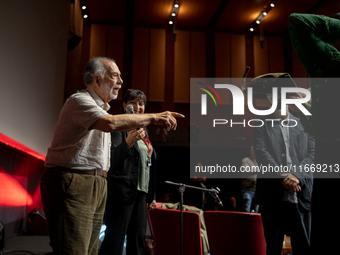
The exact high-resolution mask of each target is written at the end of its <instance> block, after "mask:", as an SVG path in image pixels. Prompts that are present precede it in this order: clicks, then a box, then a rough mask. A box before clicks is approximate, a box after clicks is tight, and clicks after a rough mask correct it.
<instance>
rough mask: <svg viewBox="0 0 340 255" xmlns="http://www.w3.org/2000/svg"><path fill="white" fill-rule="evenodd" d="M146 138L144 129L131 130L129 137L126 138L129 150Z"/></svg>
mask: <svg viewBox="0 0 340 255" xmlns="http://www.w3.org/2000/svg"><path fill="white" fill-rule="evenodd" d="M144 137H145V131H144V129H143V128H139V129H134V130H131V131H130V132H129V133H128V136H127V137H126V140H125V141H126V144H127V146H128V148H131V147H132V145H133V144H134V143H135V142H137V141H138V140H140V139H142V138H144Z"/></svg>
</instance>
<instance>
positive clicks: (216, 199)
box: [200, 183, 223, 206]
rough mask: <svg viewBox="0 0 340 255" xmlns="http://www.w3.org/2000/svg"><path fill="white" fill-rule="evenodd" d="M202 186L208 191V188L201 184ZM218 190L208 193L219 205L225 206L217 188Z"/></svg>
mask: <svg viewBox="0 0 340 255" xmlns="http://www.w3.org/2000/svg"><path fill="white" fill-rule="evenodd" d="M200 184H201V186H202V188H205V189H207V187H206V186H205V185H204V184H203V183H200ZM216 189H217V190H216ZM216 189H214V188H212V189H211V190H213V191H208V193H209V194H210V195H211V196H212V197H213V198H214V199H215V202H216V203H217V204H218V205H220V206H223V204H222V201H221V199H220V197H219V196H218V195H217V193H218V192H219V191H220V189H219V188H218V187H216Z"/></svg>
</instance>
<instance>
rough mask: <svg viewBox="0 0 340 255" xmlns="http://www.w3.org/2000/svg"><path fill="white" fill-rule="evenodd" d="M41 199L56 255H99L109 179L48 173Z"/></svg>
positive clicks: (42, 178) (42, 187)
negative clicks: (107, 180)
mask: <svg viewBox="0 0 340 255" xmlns="http://www.w3.org/2000/svg"><path fill="white" fill-rule="evenodd" d="M40 190H41V197H42V202H43V206H44V212H45V215H46V220H47V225H48V230H49V236H50V240H51V245H52V248H53V254H54V255H96V254H97V253H98V242H99V234H100V229H101V226H102V223H103V216H104V211H105V203H106V196H107V183H106V179H105V178H104V177H102V176H96V175H85V174H77V173H70V172H66V171H59V170H55V168H53V169H48V170H46V171H45V172H44V174H43V175H42V177H41V180H40Z"/></svg>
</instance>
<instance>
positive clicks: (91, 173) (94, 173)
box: [47, 166, 107, 178]
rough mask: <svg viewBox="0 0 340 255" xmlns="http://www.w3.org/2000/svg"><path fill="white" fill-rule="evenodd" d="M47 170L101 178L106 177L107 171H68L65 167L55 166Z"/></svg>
mask: <svg viewBox="0 0 340 255" xmlns="http://www.w3.org/2000/svg"><path fill="white" fill-rule="evenodd" d="M47 169H51V170H59V171H65V172H70V173H75V174H86V175H98V176H102V177H105V178H106V177H107V171H105V170H101V169H93V170H77V169H70V168H67V167H62V166H57V167H49V168H47Z"/></svg>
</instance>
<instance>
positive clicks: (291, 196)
mask: <svg viewBox="0 0 340 255" xmlns="http://www.w3.org/2000/svg"><path fill="white" fill-rule="evenodd" d="M289 115H290V114H288V117H287V118H286V119H285V120H289V119H290V117H289ZM286 124H287V123H286ZM280 128H281V131H282V136H283V141H284V143H285V147H286V159H287V166H288V168H290V166H291V165H292V159H291V157H290V154H289V127H287V126H281V125H280ZM283 201H288V202H290V203H298V199H297V194H296V192H290V191H288V190H285V194H284V196H283Z"/></svg>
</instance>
